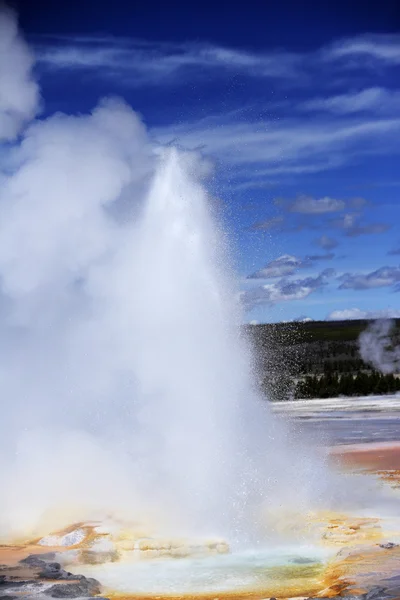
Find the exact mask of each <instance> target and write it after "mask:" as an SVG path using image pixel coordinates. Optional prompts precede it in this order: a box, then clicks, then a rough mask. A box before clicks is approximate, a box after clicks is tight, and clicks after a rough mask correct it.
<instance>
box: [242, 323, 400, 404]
mask: <svg viewBox="0 0 400 600" xmlns="http://www.w3.org/2000/svg"><path fill="white" fill-rule="evenodd" d="M370 323H371V322H370V321H367V320H359V321H311V322H306V323H298V322H295V323H277V324H262V325H248V326H246V327H245V331H246V335H247V336H248V337H249V339H250V342H251V345H252V346H253V348H254V354H255V363H256V371H257V375H258V379H259V382H260V385H261V387H262V389H263V391H264V392H265V393H266V394H267V396H268V397H269V398H270V399H272V400H282V399H286V398H288V397H309V398H310V397H332V396H337V395H342V394H343V395H350V396H351V395H368V394H374V393H375V394H384V393H390V392H395V391H400V378H399V377H398V376H397V377H396V374H394V375H393V374H386V375H382V374H381V373H379V372H377V371H375V370H374V369H373V367H372V366H371V365H369V364H366V363H365V362H364V361H363V360H362V358H361V355H360V350H359V346H358V339H359V336H360V334H361V333H362V332H363V331H365V329H366V328H367V327H368V326H369V324H370ZM391 342H392V344H393V345H398V344H400V319H397V320H396V321H395V327H394V330H393V333H392V338H391Z"/></svg>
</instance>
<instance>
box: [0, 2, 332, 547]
mask: <svg viewBox="0 0 400 600" xmlns="http://www.w3.org/2000/svg"><path fill="white" fill-rule="evenodd" d="M14 27H15V23H14V21H13V18H12V16H10V15H9V14H6V15H3V16H2V30H3V31H7V32H9V33H10V32H11V33H10V35H9V36H8V38H7V40H8V43H9V47H8V48H7V51H8V53H9V55H10V56H22V57H23V58H24V61H25V62H24V61H22V60H20V61H19V62H18V61H16V67H15V69H14V75H13V73H12V72H11V70H10V71H9V72H8V73H7V75H8V76H10V77H11V76H15V77H16V78H17V81H18V86H19V88H20V90H19V91H20V93H21V94H23V93H24V89H25V87H26V86H29V89H32V86H34V83H33V82H32V80H31V75H30V72H29V69H28V68H27V64H29V60H28V56H29V55H28V51H27V48H26V47H25V45H24V43H23V41H22V40H21V39H20V38H19V37H18V36H17V35H16V33H15V30H14V29H13V28H14ZM21 65H22V66H23V67H24V68H23V70H22V72H20V71H18V67H21ZM2 68H3V70H4V68H9V67H5V65H2ZM0 77H1V75H0ZM0 82H1V79H0ZM18 86H16V87H15V89H14V90H13V95H11V93H10V96H9V97H8V98H6V99H7V101H8V102H9V104H8V105H7V103H6V104H5V106H6V108H5V109H4V110H5V113H7V115H8V116H10V115H11V117H12V115H13V114H14V113H15V114H18V115H19V116H18V126H17V125H16V123H14V122H13V125H14V126H15V127H17V129H18V127H20V126H21V124H22V123H23V122H24V120H27V119H29V118H31V116H32V115H31V114H30V113H32V110H31V108H32V107H28V108H29V110H28V108H27V109H26V110H25V113H24V110H23V108H24V107H23V106H22V104H21V103H19V95H18V93H19V92H18V93H17V95H15V94H14V92H15V91H16V90H17V88H18ZM24 86H25V87H24ZM3 89H4V90H5V92H4V93H5V96H7V89H8V88H7V86H6V87H4V88H2V93H3ZM13 102H14V103H16V105H15V106H13V104H12V103H13ZM10 106H11V108H10ZM13 107H14V108H15V110H14V113H13V112H12V109H13ZM1 110H2V105H0V111H1ZM18 111H19V112H18ZM33 112H34V111H33ZM11 117H10V118H11ZM0 123H2V124H3V123H6V125H7V124H8V125H7V127H8V129H7V131H6V132H5V133H4V132H3V138H8V139H9V140H11V144H9V145H8V147H7V148H8V155H7V160H6V159H5V158H4V157H2V163H3V165H5V166H4V168H3V172H2V175H1V188H0V280H1V310H0V392H1V397H2V400H3V411H2V417H1V424H0V427H1V432H0V440H1V442H0V443H1V473H2V490H3V492H2V495H1V499H0V532H1V537H2V538H11V537H17V536H22V537H29V536H33V535H36V534H42V533H47V532H48V531H50V530H51V529H55V528H57V527H61V526H64V525H67V524H68V523H70V522H71V521H73V520H75V521H78V520H85V519H86V520H87V519H101V518H103V517H107V516H110V515H111V516H116V517H117V516H119V517H122V518H126V519H130V520H131V521H135V522H138V523H141V524H143V527H148V528H149V529H150V530H156V531H159V532H162V533H165V534H179V535H190V536H196V535H197V536H208V535H209V536H215V535H218V536H223V537H224V538H225V539H227V540H228V541H229V542H230V543H235V542H238V543H248V542H251V543H255V542H257V541H258V540H260V539H263V536H264V535H265V530H264V528H263V525H264V524H265V523H267V522H268V518H267V515H266V513H267V512H268V511H270V510H276V509H282V510H285V509H289V510H290V509H293V510H296V511H297V510H302V509H305V508H306V507H309V506H311V505H312V503H313V502H316V501H318V499H319V495H320V494H321V493H322V491H323V489H324V487H325V475H324V469H323V468H322V465H320V464H319V462H318V461H317V460H316V459H314V458H312V456H311V455H310V453H309V452H308V451H307V449H306V448H301V449H300V448H299V446H298V445H297V444H298V442H296V444H295V443H294V442H293V441H292V437H291V435H289V434H288V431H287V430H286V428H284V427H283V426H282V425H281V423H279V422H278V421H277V420H276V419H274V418H273V417H272V415H271V413H270V411H269V409H268V406H267V403H265V402H263V401H262V400H261V399H260V398H259V397H258V396H257V393H256V391H255V390H254V387H253V384H252V378H251V363H250V357H249V353H248V350H247V348H246V346H245V343H244V342H243V340H242V339H241V337H240V334H239V323H240V312H239V310H238V307H237V306H236V303H235V300H234V298H235V297H237V294H236V292H235V289H234V286H233V285H232V283H231V277H230V270H229V268H228V266H227V257H226V255H225V249H224V247H225V244H224V240H223V239H222V238H221V235H220V232H219V229H218V227H217V226H216V222H215V218H214V217H213V215H212V210H211V208H210V202H209V198H208V196H207V193H206V191H205V189H204V187H203V184H202V180H203V178H204V177H206V175H207V168H208V167H207V164H206V163H205V162H204V161H203V160H202V159H201V158H200V157H199V156H196V155H194V154H192V153H185V152H182V151H178V150H177V149H173V148H169V149H161V150H160V149H159V148H157V146H156V145H154V144H153V143H152V142H151V141H150V139H149V137H148V135H147V133H146V131H145V128H144V126H143V124H142V123H141V121H140V119H139V118H138V116H137V115H136V114H135V113H134V112H133V111H132V109H131V108H130V107H129V106H127V105H126V104H125V103H123V102H122V101H119V100H106V101H103V102H101V103H100V105H99V106H98V107H97V108H96V109H95V110H94V111H93V112H92V113H91V114H89V115H83V116H67V115H64V114H56V115H53V116H50V117H48V118H46V119H40V120H39V119H38V120H34V121H33V122H31V123H30V124H29V125H28V126H27V127H26V128H25V129H23V131H22V133H21V134H20V137H19V138H18V139H13V136H12V134H10V133H9V131H10V127H9V122H8V121H7V122H6V121H4V120H3V121H1V120H0ZM7 132H8V133H7ZM0 133H1V132H0ZM5 161H6V162H5Z"/></svg>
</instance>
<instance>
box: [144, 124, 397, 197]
mask: <svg viewBox="0 0 400 600" xmlns="http://www.w3.org/2000/svg"><path fill="white" fill-rule="evenodd" d="M399 132H400V118H393V119H379V120H378V119H376V120H373V119H370V120H365V121H363V122H359V121H351V120H348V119H343V120H336V121H335V122H334V123H333V122H331V121H324V120H319V119H314V120H309V121H307V123H305V122H304V120H298V119H294V118H283V119H281V120H279V121H278V122H274V121H271V120H270V119H269V120H266V121H257V122H252V121H245V122H240V121H238V119H237V118H236V119H235V120H234V121H232V122H229V121H227V120H226V118H225V117H223V116H217V117H215V118H213V119H210V118H209V117H208V118H206V119H201V120H199V121H196V122H192V123H183V124H181V125H178V126H176V125H174V126H166V127H158V128H155V129H154V130H153V134H154V136H155V137H156V139H158V140H159V141H160V142H161V143H170V142H171V141H172V140H175V141H177V142H179V143H180V144H182V145H183V146H184V147H187V148H199V146H201V148H202V150H203V151H204V152H205V153H206V154H209V155H211V156H213V157H216V158H218V159H219V160H220V161H221V162H223V163H224V164H228V165H230V166H232V167H234V168H235V171H234V173H235V178H236V179H237V183H239V184H241V185H243V183H244V182H245V184H246V187H247V188H248V189H249V188H250V187H251V186H252V184H253V185H254V186H255V187H257V186H259V184H260V181H259V180H258V179H257V176H256V175H255V169H254V167H255V166H256V167H257V171H259V169H262V170H265V169H267V168H273V169H274V168H276V165H277V163H278V165H279V166H280V167H284V168H285V172H286V173H288V174H289V173H290V172H293V173H296V169H298V167H299V166H300V165H304V164H305V163H306V162H307V163H308V164H310V165H313V170H314V172H318V171H324V170H326V169H334V168H338V167H339V166H340V165H343V164H346V163H351V162H352V161H353V160H354V159H355V158H357V159H359V158H360V157H361V156H363V155H379V154H390V153H398V152H399V146H398V135H399ZM377 136H379V139H380V142H381V143H380V144H376V138H377ZM231 179H232V178H231ZM231 183H233V184H234V181H233V182H232V181H231Z"/></svg>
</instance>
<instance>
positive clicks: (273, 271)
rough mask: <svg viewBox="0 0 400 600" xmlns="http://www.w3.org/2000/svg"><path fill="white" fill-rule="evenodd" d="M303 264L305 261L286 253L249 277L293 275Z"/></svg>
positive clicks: (264, 277) (262, 277)
mask: <svg viewBox="0 0 400 600" xmlns="http://www.w3.org/2000/svg"><path fill="white" fill-rule="evenodd" d="M302 265H303V261H302V260H301V259H300V258H297V257H296V256H291V255H290V254H284V255H282V256H279V257H278V258H276V259H275V260H271V261H270V262H269V263H267V264H266V265H265V267H263V268H262V269H260V270H259V271H256V272H255V273H253V274H252V275H249V277H248V278H249V279H269V278H273V277H284V276H286V275H292V273H294V272H295V271H296V270H297V269H298V268H299V267H301V266H302Z"/></svg>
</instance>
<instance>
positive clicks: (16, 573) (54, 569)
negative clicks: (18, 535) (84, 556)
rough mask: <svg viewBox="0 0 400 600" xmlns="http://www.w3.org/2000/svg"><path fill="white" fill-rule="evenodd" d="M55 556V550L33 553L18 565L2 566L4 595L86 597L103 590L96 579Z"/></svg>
mask: <svg viewBox="0 0 400 600" xmlns="http://www.w3.org/2000/svg"><path fill="white" fill-rule="evenodd" d="M55 556H56V555H55V553H47V554H30V555H29V556H27V557H26V558H24V559H22V560H21V561H19V564H18V566H15V567H9V566H7V565H2V566H0V599H1V600H17V599H19V598H21V599H23V600H49V598H79V599H84V598H90V597H93V596H96V595H98V594H99V593H100V592H101V585H100V583H99V582H98V581H97V580H96V579H93V578H91V577H85V576H84V575H75V574H73V573H70V572H68V571H66V570H65V569H63V568H62V567H61V564H60V563H58V562H55V561H54V558H55ZM99 600H108V599H104V598H101V599H100V598H99Z"/></svg>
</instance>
